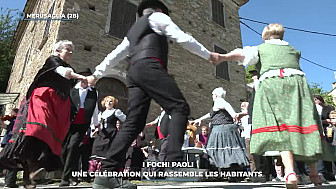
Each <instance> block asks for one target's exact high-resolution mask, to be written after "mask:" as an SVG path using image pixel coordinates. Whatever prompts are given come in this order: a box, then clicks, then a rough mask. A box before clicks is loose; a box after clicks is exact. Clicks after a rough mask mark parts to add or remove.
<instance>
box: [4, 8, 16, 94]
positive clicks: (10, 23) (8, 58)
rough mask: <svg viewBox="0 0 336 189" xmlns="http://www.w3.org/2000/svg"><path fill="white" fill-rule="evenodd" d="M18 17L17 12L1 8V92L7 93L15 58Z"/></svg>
mask: <svg viewBox="0 0 336 189" xmlns="http://www.w3.org/2000/svg"><path fill="white" fill-rule="evenodd" d="M17 15H18V12H17V10H13V9H3V8H0V64H1V65H0V83H1V85H0V92H5V91H6V88H7V84H8V79H9V75H10V72H11V69H12V65H13V61H14V57H15V51H14V49H13V47H12V41H13V37H14V34H15V30H16V27H17V24H18V16H17Z"/></svg>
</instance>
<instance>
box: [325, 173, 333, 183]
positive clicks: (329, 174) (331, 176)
mask: <svg viewBox="0 0 336 189" xmlns="http://www.w3.org/2000/svg"><path fill="white" fill-rule="evenodd" d="M323 177H324V178H325V179H326V180H328V181H335V175H334V174H333V173H324V174H323Z"/></svg>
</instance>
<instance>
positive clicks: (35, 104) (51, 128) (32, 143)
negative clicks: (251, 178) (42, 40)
mask: <svg viewBox="0 0 336 189" xmlns="http://www.w3.org/2000/svg"><path fill="white" fill-rule="evenodd" d="M73 51H74V45H73V43H72V42H71V41H67V40H65V41H60V42H58V43H56V45H55V47H54V55H53V56H50V57H49V58H48V59H47V60H46V62H45V64H44V65H43V67H42V68H41V69H40V70H39V71H38V73H37V75H36V76H35V78H34V81H33V83H32V84H31V86H30V87H29V89H28V92H27V95H26V98H27V100H29V106H28V115H27V122H26V131H25V137H24V139H23V141H22V143H21V144H20V145H19V148H18V149H17V153H18V154H19V157H20V159H23V160H26V161H27V162H28V165H29V169H30V171H31V172H32V173H31V174H30V177H31V178H33V177H34V176H35V175H36V174H37V173H39V172H41V171H42V170H44V169H45V170H46V171H53V170H56V169H60V168H62V163H61V158H60V155H61V151H62V142H63V140H64V138H65V135H66V134H67V132H68V130H69V126H70V100H69V94H70V89H71V88H72V87H73V86H74V85H75V83H76V82H75V80H74V79H80V80H83V81H85V82H86V77H85V76H82V75H79V74H76V73H75V72H74V70H73V69H72V68H71V66H70V65H69V63H71V61H72V53H73Z"/></svg>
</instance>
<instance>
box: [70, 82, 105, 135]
mask: <svg viewBox="0 0 336 189" xmlns="http://www.w3.org/2000/svg"><path fill="white" fill-rule="evenodd" d="M74 88H75V89H78V92H79V98H80V106H79V108H84V102H85V98H86V96H87V93H88V90H90V91H92V88H91V87H90V86H88V87H87V88H86V89H84V88H83V87H81V82H78V83H77V84H76V85H75V87H74ZM97 96H98V92H97ZM98 113H99V110H98V104H97V103H96V107H95V109H94V111H93V114H92V118H91V123H90V128H91V129H93V130H94V129H95V126H97V125H98V124H99V120H98Z"/></svg>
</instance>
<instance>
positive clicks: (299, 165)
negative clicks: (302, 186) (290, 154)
mask: <svg viewBox="0 0 336 189" xmlns="http://www.w3.org/2000/svg"><path fill="white" fill-rule="evenodd" d="M296 167H297V169H298V173H299V174H300V175H308V173H307V170H306V164H305V162H304V161H296Z"/></svg>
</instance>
